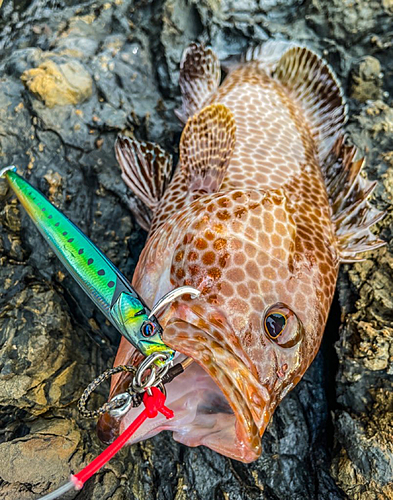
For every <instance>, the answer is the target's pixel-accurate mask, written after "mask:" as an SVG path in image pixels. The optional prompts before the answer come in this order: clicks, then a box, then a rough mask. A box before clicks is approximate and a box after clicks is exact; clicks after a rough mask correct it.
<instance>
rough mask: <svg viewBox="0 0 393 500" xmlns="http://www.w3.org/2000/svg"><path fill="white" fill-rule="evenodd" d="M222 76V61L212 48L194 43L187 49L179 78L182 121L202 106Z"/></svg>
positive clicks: (179, 115)
mask: <svg viewBox="0 0 393 500" xmlns="http://www.w3.org/2000/svg"><path fill="white" fill-rule="evenodd" d="M220 78H221V69H220V61H219V60H218V58H217V56H216V54H215V53H214V52H213V50H212V49H211V48H209V47H207V48H206V47H205V46H204V45H203V44H198V43H192V44H191V45H189V46H188V47H187V48H186V49H185V51H184V52H183V56H182V60H181V62H180V78H179V85H180V90H181V94H182V100H183V105H182V108H181V109H179V110H176V115H177V117H178V118H179V119H180V120H181V121H182V122H184V123H185V122H186V121H187V119H188V118H189V117H190V116H192V115H193V114H194V113H196V112H197V111H198V109H201V108H202V106H203V104H204V103H205V102H206V100H207V98H208V97H209V96H210V95H211V94H212V93H213V92H214V90H216V89H217V87H218V85H219V83H220Z"/></svg>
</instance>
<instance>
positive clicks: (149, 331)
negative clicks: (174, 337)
mask: <svg viewBox="0 0 393 500" xmlns="http://www.w3.org/2000/svg"><path fill="white" fill-rule="evenodd" d="M141 331H142V335H143V336H144V337H152V336H153V335H154V334H155V332H156V327H155V326H154V324H153V323H152V322H151V321H145V323H143V325H142V328H141Z"/></svg>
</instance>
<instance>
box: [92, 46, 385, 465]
mask: <svg viewBox="0 0 393 500" xmlns="http://www.w3.org/2000/svg"><path fill="white" fill-rule="evenodd" d="M220 82H221V77H220V64H219V61H218V58H217V56H216V55H215V54H214V52H213V51H212V50H211V49H210V48H205V47H204V46H203V45H198V44H192V45H191V46H190V47H188V48H187V49H186V51H185V52H184V55H183V59H182V62H181V65H180V88H181V91H182V99H183V106H182V108H181V109H180V110H179V112H178V116H179V117H180V118H181V119H182V120H183V121H184V122H186V126H185V128H184V131H183V134H182V137H181V141H180V157H179V164H178V166H177V168H176V170H175V172H174V176H173V178H172V180H171V181H169V179H168V176H167V172H168V170H169V169H168V163H169V162H170V159H169V157H168V155H167V154H166V153H165V152H164V151H163V150H162V149H161V148H160V147H159V146H158V145H156V144H152V143H147V142H140V141H137V140H136V139H134V138H127V137H124V136H120V137H119V139H118V141H117V143H116V153H117V157H118V161H119V163H120V165H121V168H122V176H123V179H124V181H125V182H126V183H127V185H128V186H129V187H130V188H131V189H132V190H133V192H134V193H135V195H136V197H137V198H138V199H139V202H138V203H137V202H135V201H134V202H133V205H132V206H131V209H132V210H133V211H134V212H135V213H136V214H137V216H138V217H139V219H138V220H140V222H141V223H142V224H144V227H145V228H146V229H148V230H149V232H150V233H149V239H148V241H147V244H146V246H145V248H144V250H143V251H142V254H141V256H140V260H139V263H138V265H137V268H136V270H135V273H134V278H133V284H134V286H135V287H136V288H137V290H138V292H139V293H140V294H142V296H143V297H144V298H145V300H147V301H153V299H154V297H156V296H161V295H162V294H164V293H166V292H168V291H170V290H172V289H174V288H176V287H179V286H184V285H187V286H192V287H194V288H197V289H198V290H199V291H200V296H199V297H198V298H197V299H196V300H195V301H192V302H191V301H190V300H189V297H187V296H184V297H183V298H181V299H179V300H176V301H175V302H173V303H172V304H171V305H170V307H168V308H166V310H165V311H163V312H162V314H161V315H160V324H161V326H162V327H163V333H162V338H163V341H164V342H165V343H166V344H168V345H169V346H170V347H172V348H173V349H176V351H177V352H178V353H182V354H184V355H186V356H189V357H190V358H192V359H194V361H195V362H194V363H193V364H192V365H191V366H190V367H189V368H188V369H187V372H186V373H184V374H183V375H182V376H181V377H179V378H177V379H176V380H174V381H173V382H172V383H171V384H170V386H169V387H168V392H167V397H168V405H169V406H170V408H172V409H173V410H174V413H175V417H174V418H173V419H172V420H170V421H165V419H164V418H160V417H157V418H156V419H155V420H154V422H150V423H149V424H148V425H147V424H146V425H145V424H144V425H143V426H142V427H141V428H140V429H139V430H138V432H137V433H136V434H135V435H134V436H133V439H132V440H130V441H129V442H130V443H131V442H135V441H140V440H142V439H146V438H148V437H151V436H153V435H154V434H157V433H158V432H160V431H161V430H172V431H173V435H174V438H175V439H176V440H178V441H180V442H182V443H184V444H186V445H188V446H198V445H205V446H208V447H209V448H211V449H213V450H215V451H217V452H219V453H221V454H223V455H226V456H228V457H231V458H234V459H237V460H241V461H244V462H250V461H253V460H255V459H256V458H257V457H258V456H259V455H260V453H261V436H262V434H263V432H264V430H265V429H266V426H267V424H268V422H269V419H270V416H271V415H272V413H273V411H274V410H275V408H276V407H277V405H278V404H279V402H280V401H281V400H282V399H283V397H284V396H285V395H286V394H287V393H288V391H290V390H291V389H292V388H293V387H294V386H295V385H296V384H297V383H298V382H299V380H300V379H301V378H302V376H303V374H304V372H305V371H306V370H307V368H308V367H309V365H310V363H311V362H312V360H313V359H314V357H315V355H316V353H317V351H318V349H319V346H320V343H321V339H322V335H323V331H324V328H325V324H326V320H327V317H328V313H329V309H330V305H331V302H332V298H333V294H334V290H335V284H336V280H337V273H338V268H339V264H340V262H352V261H354V260H359V259H360V258H361V257H360V256H358V253H359V252H364V251H367V250H371V249H375V248H378V247H379V246H381V245H383V244H384V242H383V241H381V240H379V239H378V238H377V237H376V236H375V235H374V234H373V233H372V232H371V231H370V226H372V225H373V224H375V223H376V222H377V221H378V220H380V219H381V218H382V217H383V215H384V214H383V213H381V212H379V211H378V210H376V209H375V208H372V207H371V206H370V205H369V204H368V202H367V198H368V196H369V195H370V193H371V192H372V190H373V188H374V187H375V183H370V182H368V181H366V180H365V179H364V178H363V177H362V176H361V175H359V172H360V169H361V167H362V165H363V160H359V161H354V156H355V154H356V148H354V147H349V146H346V145H345V144H344V132H343V127H344V124H345V121H346V107H345V104H344V100H343V96H342V92H341V89H340V86H339V84H338V82H337V80H336V77H335V75H334V74H333V72H332V70H331V68H330V67H329V66H328V64H327V63H326V62H325V61H323V59H321V58H320V57H318V56H317V55H316V54H314V53H313V52H312V51H310V50H308V49H307V48H304V47H299V46H296V45H294V44H292V43H286V42H267V43H266V44H264V45H263V46H262V47H259V48H257V49H255V50H251V51H249V52H248V53H247V55H246V57H245V58H244V59H243V60H242V61H241V62H239V63H237V64H233V66H232V67H230V68H229V71H228V74H227V76H226V78H225V79H224V81H223V83H222V84H221V85H220ZM158 169H159V171H157V170H158ZM153 173H154V175H153ZM142 203H144V204H145V205H146V207H147V208H145V207H144V209H143V210H142V209H141V205H142ZM146 213H147V214H148V215H147V216H146ZM132 355H133V348H132V346H130V344H129V343H128V342H126V341H125V340H124V339H122V341H121V344H120V347H119V351H118V354H117V357H116V360H115V365H119V364H127V363H128V362H129V360H130V358H131V356H132ZM179 355H180V354H179ZM124 380H125V378H124V376H120V377H116V378H114V379H113V382H112V390H111V395H110V397H111V398H112V397H113V396H114V395H116V394H117V393H118V392H122V391H123V390H124ZM134 417H135V409H130V410H129V411H128V413H126V414H125V415H123V416H121V417H119V418H114V417H113V416H111V417H109V416H108V415H105V416H104V417H101V419H100V421H99V424H98V429H99V434H100V437H101V438H102V439H103V440H105V441H111V440H112V439H114V438H115V437H116V436H117V435H118V433H119V432H122V430H123V429H124V428H126V427H127V425H129V422H130V421H132V420H133V418H134Z"/></svg>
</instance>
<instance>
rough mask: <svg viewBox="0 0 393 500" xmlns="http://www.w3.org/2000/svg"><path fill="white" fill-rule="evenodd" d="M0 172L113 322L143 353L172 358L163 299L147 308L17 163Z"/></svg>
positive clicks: (102, 255) (126, 282)
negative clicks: (161, 318) (162, 318)
mask: <svg viewBox="0 0 393 500" xmlns="http://www.w3.org/2000/svg"><path fill="white" fill-rule="evenodd" d="M3 176H4V177H5V178H6V179H7V181H8V183H9V185H10V186H11V188H12V190H13V191H14V193H15V194H16V196H17V197H18V199H19V200H20V202H21V203H22V205H23V206H24V208H25V209H26V211H27V213H28V214H29V216H30V217H31V219H32V220H33V222H34V223H35V225H36V226H37V228H38V230H39V231H40V233H41V234H42V236H43V237H44V238H45V240H46V241H47V242H48V244H49V246H50V247H51V248H52V250H53V251H54V253H55V254H56V255H57V257H58V258H59V259H60V261H61V262H62V264H63V265H64V266H65V267H66V269H67V270H68V271H69V273H70V274H71V276H72V277H73V278H74V279H75V281H76V282H77V283H78V284H79V285H80V286H81V288H82V289H83V290H84V291H85V292H86V294H87V295H88V296H89V297H90V299H91V300H92V301H93V302H94V303H95V304H96V306H97V307H98V308H99V309H100V310H101V311H102V312H103V313H104V315H105V316H106V317H107V318H108V319H109V321H110V322H111V323H112V324H113V326H115V328H117V330H118V331H119V332H120V333H121V334H122V335H124V337H125V338H126V339H127V340H128V341H129V342H130V343H131V344H132V345H133V346H134V347H135V348H136V349H138V350H139V351H140V352H141V353H142V354H144V355H145V356H149V355H151V354H152V353H155V352H162V353H165V354H166V355H167V357H166V359H167V361H170V360H171V359H172V357H173V355H174V350H173V349H171V348H169V347H168V346H166V345H165V344H164V342H163V341H162V338H161V333H162V329H161V327H160V325H159V323H158V321H157V319H156V317H155V316H154V311H156V310H158V309H159V308H160V307H161V304H162V301H160V303H159V304H157V305H156V307H155V309H154V311H150V309H149V308H148V307H147V306H146V304H145V303H144V302H143V300H142V298H141V297H140V296H139V294H138V293H137V292H136V290H135V289H134V288H133V287H132V286H131V284H130V283H129V281H128V280H127V279H126V278H125V277H124V276H123V274H122V273H121V272H120V271H119V270H118V269H117V268H116V267H115V266H114V264H113V263H112V262H111V261H110V260H109V259H108V258H107V257H106V256H105V255H104V254H103V253H102V252H101V251H100V250H99V249H98V248H97V247H96V246H95V245H94V243H92V242H91V241H90V239H89V238H88V237H87V236H86V235H85V234H83V232H82V231H81V230H80V229H79V228H78V227H77V226H76V225H75V224H74V223H73V222H71V221H70V220H69V219H68V218H67V217H65V215H63V214H62V213H61V212H60V211H59V210H58V209H57V208H56V207H54V206H53V205H52V203H50V202H49V201H48V200H47V199H46V198H45V196H43V195H42V194H41V193H40V192H39V191H37V190H36V189H35V188H34V187H33V186H32V185H31V184H30V183H29V182H27V181H26V180H25V179H23V178H22V177H21V176H20V175H18V174H17V173H16V168H15V167H6V168H4V169H3V170H1V171H0V177H3ZM165 300H168V297H166V299H164V302H165ZM169 300H171V297H169Z"/></svg>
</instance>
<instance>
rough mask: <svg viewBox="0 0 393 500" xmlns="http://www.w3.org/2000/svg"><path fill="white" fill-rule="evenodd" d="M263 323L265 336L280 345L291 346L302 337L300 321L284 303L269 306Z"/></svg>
mask: <svg viewBox="0 0 393 500" xmlns="http://www.w3.org/2000/svg"><path fill="white" fill-rule="evenodd" d="M263 324H264V329H265V334H266V336H267V337H268V338H269V339H270V340H272V341H274V342H275V343H276V344H278V345H279V346H280V347H293V346H294V345H296V344H297V343H298V342H299V341H300V340H301V338H302V337H303V327H302V324H301V321H300V320H299V319H298V317H297V316H296V314H295V313H294V312H293V311H292V310H291V309H289V307H287V306H286V305H285V304H281V303H277V304H275V305H274V306H272V307H270V308H269V309H268V311H266V314H265V318H264V321H263Z"/></svg>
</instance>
